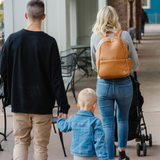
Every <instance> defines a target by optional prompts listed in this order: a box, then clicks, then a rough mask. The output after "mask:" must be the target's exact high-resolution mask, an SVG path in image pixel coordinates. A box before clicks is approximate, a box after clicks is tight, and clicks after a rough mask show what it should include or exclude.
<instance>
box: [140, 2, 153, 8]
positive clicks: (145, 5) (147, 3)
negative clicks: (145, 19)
mask: <svg viewBox="0 0 160 160" xmlns="http://www.w3.org/2000/svg"><path fill="white" fill-rule="evenodd" d="M141 1H142V7H143V8H144V9H150V8H151V6H150V0H141Z"/></svg>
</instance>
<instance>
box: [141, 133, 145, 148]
mask: <svg viewBox="0 0 160 160" xmlns="http://www.w3.org/2000/svg"><path fill="white" fill-rule="evenodd" d="M143 143H145V136H144V134H142V135H141V144H142V145H143Z"/></svg>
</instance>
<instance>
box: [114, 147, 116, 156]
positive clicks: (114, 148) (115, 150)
mask: <svg viewBox="0 0 160 160" xmlns="http://www.w3.org/2000/svg"><path fill="white" fill-rule="evenodd" d="M114 156H115V157H116V145H115V144H114Z"/></svg>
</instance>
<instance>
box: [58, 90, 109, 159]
mask: <svg viewBox="0 0 160 160" xmlns="http://www.w3.org/2000/svg"><path fill="white" fill-rule="evenodd" d="M96 104H97V96H96V93H95V91H94V90H92V89H90V88H86V89H83V90H82V91H81V92H80V93H79V95H78V103H77V106H78V107H79V108H80V110H79V111H78V113H77V114H76V115H73V116H71V117H70V118H69V119H67V120H65V119H64V118H60V119H58V122H57V126H58V128H59V129H60V131H61V132H69V131H73V134H72V142H71V146H70V149H71V153H72V154H73V157H74V160H97V157H98V159H99V160H108V158H107V153H106V146H105V134H104V131H103V128H102V123H101V121H100V119H98V118H97V117H95V116H94V111H95V108H96Z"/></svg>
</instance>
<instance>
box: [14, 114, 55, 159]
mask: <svg viewBox="0 0 160 160" xmlns="http://www.w3.org/2000/svg"><path fill="white" fill-rule="evenodd" d="M51 120H52V115H51V114H49V115H38V114H24V113H13V131H14V137H15V146H14V150H13V160H20V159H21V160H22V159H23V160H28V147H29V146H30V143H31V130H32V128H33V134H34V139H33V143H34V158H33V159H34V160H47V158H48V155H47V151H48V150H47V145H48V143H49V138H50V131H51Z"/></svg>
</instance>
